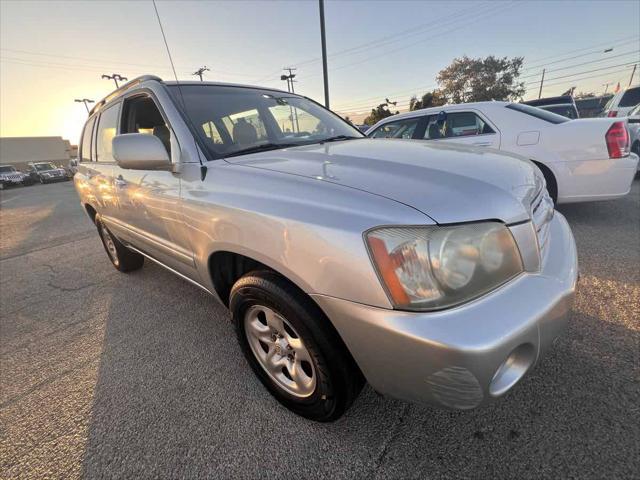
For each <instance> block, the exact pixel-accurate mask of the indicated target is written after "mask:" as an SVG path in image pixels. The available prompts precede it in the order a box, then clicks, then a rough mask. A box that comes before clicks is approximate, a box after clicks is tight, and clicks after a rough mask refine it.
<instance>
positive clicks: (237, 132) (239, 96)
mask: <svg viewBox="0 0 640 480" xmlns="http://www.w3.org/2000/svg"><path fill="white" fill-rule="evenodd" d="M169 90H170V92H171V93H172V95H173V97H174V101H175V103H176V105H178V106H183V105H184V109H185V110H186V115H187V117H188V120H189V121H190V123H191V126H192V128H193V129H194V130H195V133H196V134H197V135H198V138H199V139H200V140H201V142H202V144H204V146H205V147H206V149H207V151H208V153H209V155H210V157H211V158H213V159H217V158H224V157H226V156H230V155H240V154H243V153H253V152H258V151H265V150H273V149H278V148H285V147H292V146H300V145H308V144H312V143H320V142H324V141H332V140H348V139H352V138H364V136H363V134H362V133H361V132H360V131H359V130H358V129H356V128H355V127H353V126H351V125H350V124H348V123H347V122H345V121H344V120H342V119H341V118H340V117H338V116H337V115H335V114H334V113H332V112H330V111H329V110H326V109H324V108H323V107H321V106H320V105H318V104H316V103H314V102H312V101H310V100H307V99H306V98H303V97H298V96H293V95H290V94H287V93H284V92H275V91H271V90H262V89H254V88H245V87H230V86H222V85H181V86H179V87H178V86H177V85H171V86H169Z"/></svg>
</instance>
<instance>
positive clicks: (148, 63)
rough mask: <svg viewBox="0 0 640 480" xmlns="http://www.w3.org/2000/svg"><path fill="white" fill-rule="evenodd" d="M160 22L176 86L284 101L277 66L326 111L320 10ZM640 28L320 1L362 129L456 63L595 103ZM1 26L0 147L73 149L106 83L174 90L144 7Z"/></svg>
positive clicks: (60, 5)
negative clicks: (293, 74) (34, 140)
mask: <svg viewBox="0 0 640 480" xmlns="http://www.w3.org/2000/svg"><path fill="white" fill-rule="evenodd" d="M158 10H159V12H160V15H161V18H162V21H163V25H164V28H165V31H166V34H167V39H168V41H169V46H170V48H171V51H172V55H173V58H174V61H175V63H176V68H177V72H178V77H179V78H180V79H193V78H195V77H193V76H191V73H192V72H193V71H195V70H196V69H197V68H198V67H200V66H202V65H207V66H208V67H209V68H210V69H211V71H210V72H207V73H206V75H205V76H206V79H208V80H219V81H225V82H236V83H249V84H259V85H265V86H273V87H279V88H283V89H286V84H285V82H282V81H281V80H280V74H281V70H282V67H285V66H296V67H298V78H297V80H299V81H298V83H296V92H299V93H303V94H305V95H308V96H310V97H312V98H315V99H316V100H318V101H321V102H322V101H323V93H322V92H323V90H322V70H321V62H320V33H319V21H318V3H317V2H316V1H299V2H276V1H262V2H222V1H220V2H204V1H201V2H186V1H184V2H165V1H159V2H158ZM639 19H640V2H638V1H637V0H630V1H619V2H616V1H602V2H599V1H584V2H551V1H545V2H542V1H541V2H515V1H484V2H482V1H479V2H418V1H409V2H399V1H398V2H390V1H389V2H387V1H371V2H365V1H351V2H337V1H336V2H334V1H328V2H327V4H326V26H327V48H328V51H329V81H330V94H331V108H332V109H333V110H335V111H338V112H339V113H341V114H343V115H349V116H351V117H352V118H354V119H355V120H359V119H361V118H362V117H363V116H364V114H365V113H366V112H367V111H368V110H370V109H371V107H373V106H375V105H377V104H378V103H380V102H381V101H383V100H384V98H385V97H388V98H389V99H391V100H396V101H398V102H399V103H398V105H399V109H400V110H402V109H406V105H407V104H408V100H409V98H410V96H411V95H412V94H417V95H421V94H422V93H424V92H425V91H426V90H429V89H431V88H433V87H435V86H436V85H435V76H436V74H437V72H438V71H439V70H441V69H442V68H444V67H446V66H447V65H448V64H449V63H450V62H451V60H453V58H455V57H457V56H462V55H464V54H466V55H469V56H472V57H479V56H486V55H491V54H493V55H497V56H509V57H511V56H524V57H525V65H524V71H523V73H522V77H523V81H525V82H526V83H527V84H528V85H527V87H528V88H529V91H528V92H527V97H531V96H533V95H534V94H535V95H537V88H538V86H537V84H536V83H537V82H539V79H540V73H541V70H542V68H543V67H545V66H546V68H547V78H548V79H550V80H549V81H548V85H549V86H548V87H547V88H545V89H544V90H543V94H544V95H553V94H560V93H562V92H563V91H564V90H566V89H567V88H569V87H571V86H573V85H577V91H596V92H598V93H601V92H602V91H603V90H604V88H605V87H604V86H603V84H605V83H607V82H609V83H613V85H612V86H610V87H609V89H610V90H611V89H612V88H614V87H615V84H617V82H621V84H623V85H626V84H627V83H628V81H629V78H630V75H631V69H632V67H631V64H633V63H634V62H638V61H640V54H639V50H640V40H639V35H640V21H639ZM0 21H1V24H0V26H1V31H0V48H1V52H0V60H1V63H0V67H1V69H0V136H40V135H62V136H63V137H65V138H67V139H69V140H71V142H72V143H77V139H78V136H79V133H80V129H81V127H82V124H83V122H84V120H85V118H86V111H85V109H84V106H83V105H82V104H78V103H74V101H73V100H74V98H91V99H94V100H99V99H101V98H102V97H104V96H105V95H106V94H108V93H109V92H110V91H111V90H112V89H113V82H111V81H108V80H102V79H101V78H100V76H101V74H104V73H106V74H111V73H114V72H115V73H120V74H122V75H124V76H127V77H128V78H129V79H131V78H134V77H135V76H138V75H141V74H145V73H151V74H156V75H159V76H160V77H162V78H165V79H170V78H171V77H172V73H171V69H170V65H169V61H168V58H167V54H166V51H165V48H164V44H163V43H162V37H161V34H160V30H159V27H158V23H157V20H156V17H155V13H154V10H153V4H152V3H151V1H146V0H144V1H143V0H141V1H133V2H125V1H117V2H99V1H93V2H88V1H87V2H83V1H65V2H54V1H46V2H29V1H19V2H18V1H6V0H2V1H1V2H0ZM607 48H613V51H611V52H608V53H604V50H605V49H607ZM554 70H559V71H557V73H556V72H554ZM639 73H640V72H638V73H636V76H635V77H634V83H638V81H639ZM556 77H561V78H557V79H556ZM554 79H555V80H554Z"/></svg>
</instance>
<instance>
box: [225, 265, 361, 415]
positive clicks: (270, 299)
mask: <svg viewBox="0 0 640 480" xmlns="http://www.w3.org/2000/svg"><path fill="white" fill-rule="evenodd" d="M230 310H231V314H232V318H233V323H234V325H235V328H236V334H237V337H238V342H239V343H240V347H241V348H242V351H243V353H244V355H245V357H246V359H247V361H248V362H249V365H250V366H251V368H252V369H253V371H254V373H255V374H256V375H257V377H258V378H259V379H260V381H261V382H262V384H263V385H264V386H265V387H266V388H267V389H268V390H269V391H270V392H271V394H272V395H273V396H274V397H275V398H276V399H277V400H278V401H279V402H280V403H281V404H283V405H284V406H285V407H287V408H288V409H290V410H292V411H293V412H295V413H297V414H298V415H301V416H303V417H306V418H308V419H311V420H316V421H320V422H328V421H333V420H336V419H337V418H339V417H340V416H341V415H342V414H343V413H344V412H345V411H346V410H347V409H348V408H349V406H350V405H351V404H352V403H353V401H354V400H355V398H356V397H357V396H358V394H359V393H360V390H361V389H362V385H363V383H364V381H363V377H362V374H361V373H360V371H359V370H358V368H357V367H356V365H355V363H354V361H353V359H352V358H351V356H350V355H349V353H348V352H347V350H346V347H345V346H344V344H343V342H342V340H341V339H340V337H339V336H338V334H337V333H336V332H335V330H334V329H333V327H332V325H331V324H330V323H329V321H328V319H327V318H326V317H325V316H324V314H323V313H322V311H321V310H320V308H319V307H318V306H317V305H316V304H315V303H313V301H312V300H311V299H310V298H309V297H307V296H306V295H305V294H304V293H303V292H301V291H299V290H298V289H297V288H296V287H294V286H293V285H292V284H290V283H289V282H288V281H287V280H286V279H284V278H283V277H281V276H280V275H278V274H276V273H274V272H271V271H256V272H251V273H248V274H246V275H245V276H243V277H242V278H240V280H238V281H237V282H236V284H235V285H234V286H233V288H232V290H231V295H230Z"/></svg>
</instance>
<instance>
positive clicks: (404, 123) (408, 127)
mask: <svg viewBox="0 0 640 480" xmlns="http://www.w3.org/2000/svg"><path fill="white" fill-rule="evenodd" d="M419 121H420V117H417V118H408V119H406V120H397V121H395V122H389V123H385V124H384V125H382V126H381V127H379V128H378V129H376V130H375V131H374V132H373V133H372V134H371V135H369V136H370V137H372V138H412V137H413V132H414V131H415V130H416V127H417V126H418V122H419Z"/></svg>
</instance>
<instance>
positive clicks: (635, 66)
mask: <svg viewBox="0 0 640 480" xmlns="http://www.w3.org/2000/svg"><path fill="white" fill-rule="evenodd" d="M636 68H638V64H637V63H636V64H635V65H634V66H633V71H632V72H631V78H630V79H629V85H627V86H629V87H630V86H631V82H632V81H633V76H634V75H635V73H636Z"/></svg>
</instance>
